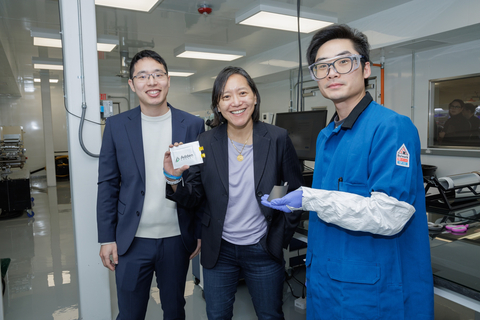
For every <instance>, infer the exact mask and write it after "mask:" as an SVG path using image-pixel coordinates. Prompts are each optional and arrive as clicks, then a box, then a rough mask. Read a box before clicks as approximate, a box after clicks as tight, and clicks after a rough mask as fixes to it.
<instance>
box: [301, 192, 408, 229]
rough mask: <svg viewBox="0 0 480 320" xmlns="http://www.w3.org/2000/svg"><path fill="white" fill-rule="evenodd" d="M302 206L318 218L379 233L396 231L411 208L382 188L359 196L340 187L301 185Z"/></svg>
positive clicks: (405, 220)
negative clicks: (318, 187)
mask: <svg viewBox="0 0 480 320" xmlns="http://www.w3.org/2000/svg"><path fill="white" fill-rule="evenodd" d="M301 189H302V191H303V197H302V209H303V210H305V211H315V212H317V215H318V217H319V218H320V219H322V220H323V221H325V222H328V223H333V224H336V225H337V226H340V227H342V228H344V229H348V230H352V231H363V232H370V233H374V234H379V235H383V236H393V235H395V234H397V233H399V232H400V231H401V230H402V229H403V227H404V226H405V224H406V223H407V221H408V220H409V219H410V217H411V216H412V215H413V213H414V212H415V208H414V207H413V206H412V205H410V204H408V203H407V202H404V201H399V200H397V199H395V198H394V197H390V196H388V195H387V194H385V193H383V192H372V194H371V197H363V196H360V195H357V194H354V193H349V192H342V191H327V190H321V189H312V188H306V187H302V188H301Z"/></svg>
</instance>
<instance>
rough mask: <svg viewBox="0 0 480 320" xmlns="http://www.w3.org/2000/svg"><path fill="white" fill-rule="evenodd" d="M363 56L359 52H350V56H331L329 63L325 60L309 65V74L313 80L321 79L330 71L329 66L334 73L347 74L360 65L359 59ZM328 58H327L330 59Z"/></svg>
mask: <svg viewBox="0 0 480 320" xmlns="http://www.w3.org/2000/svg"><path fill="white" fill-rule="evenodd" d="M362 58H365V57H364V56H362V55H359V54H352V55H350V56H346V57H341V58H337V59H336V58H332V59H335V60H334V61H333V62H331V63H327V62H323V61H322V62H316V63H314V64H312V65H310V66H308V69H309V70H310V75H311V76H312V79H313V80H322V79H323V78H326V77H327V76H328V74H329V73H330V67H332V68H333V70H335V72H336V73H339V74H347V73H350V72H353V71H355V70H357V69H358V67H359V66H360V60H361V59H362ZM332 59H328V60H332Z"/></svg>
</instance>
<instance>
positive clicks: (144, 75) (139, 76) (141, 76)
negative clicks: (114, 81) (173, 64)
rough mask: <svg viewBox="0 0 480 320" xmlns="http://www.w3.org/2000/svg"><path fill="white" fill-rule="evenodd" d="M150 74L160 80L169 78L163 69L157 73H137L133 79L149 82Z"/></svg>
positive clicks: (154, 78)
mask: <svg viewBox="0 0 480 320" xmlns="http://www.w3.org/2000/svg"><path fill="white" fill-rule="evenodd" d="M150 76H152V77H153V80H158V81H161V80H165V79H167V74H166V73H165V72H163V71H158V72H155V73H141V74H137V75H136V76H133V78H132V79H137V81H138V82H147V81H148V79H150Z"/></svg>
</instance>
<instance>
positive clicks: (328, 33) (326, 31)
mask: <svg viewBox="0 0 480 320" xmlns="http://www.w3.org/2000/svg"><path fill="white" fill-rule="evenodd" d="M335 39H347V40H350V41H352V43H353V47H354V48H355V50H356V51H357V52H358V53H359V54H360V55H362V56H363V58H362V59H361V60H360V61H361V63H362V70H363V69H364V68H365V63H367V62H370V44H369V43H368V38H367V36H366V35H365V34H364V33H362V32H360V31H358V30H357V29H354V28H351V27H349V26H347V25H346V24H333V25H330V26H327V27H324V28H322V29H320V30H318V31H317V33H315V35H314V36H313V38H312V41H311V42H310V45H309V46H308V49H307V61H308V65H312V64H313V63H315V58H316V57H317V52H318V49H320V47H321V46H322V45H324V44H325V43H326V42H328V41H330V40H335ZM367 84H368V80H367V79H365V86H367Z"/></svg>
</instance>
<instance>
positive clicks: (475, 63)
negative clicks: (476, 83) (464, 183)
mask: <svg viewBox="0 0 480 320" xmlns="http://www.w3.org/2000/svg"><path fill="white" fill-rule="evenodd" d="M479 52H480V40H479V41H472V42H467V43H463V44H460V45H455V46H448V47H444V48H440V49H432V50H428V51H423V52H419V53H416V54H415V103H414V113H413V121H414V123H415V125H416V127H417V129H418V132H419V135H420V140H421V143H422V149H426V148H427V126H428V103H429V99H428V94H429V93H428V90H429V80H432V79H439V78H448V77H457V76H462V75H467V74H474V73H480V55H479ZM411 74H412V56H411V55H408V56H403V57H398V58H392V59H388V57H387V59H386V61H385V78H386V80H385V106H386V107H388V108H391V109H393V110H395V111H396V112H398V113H400V114H404V115H406V116H409V117H410V116H411V104H412V103H411V97H412V96H411V94H412V88H411V85H412V77H411ZM422 163H424V164H431V165H436V166H437V167H438V171H437V175H439V176H443V175H451V174H456V173H464V172H469V171H479V170H480V161H479V159H478V158H474V157H458V156H440V155H422Z"/></svg>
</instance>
